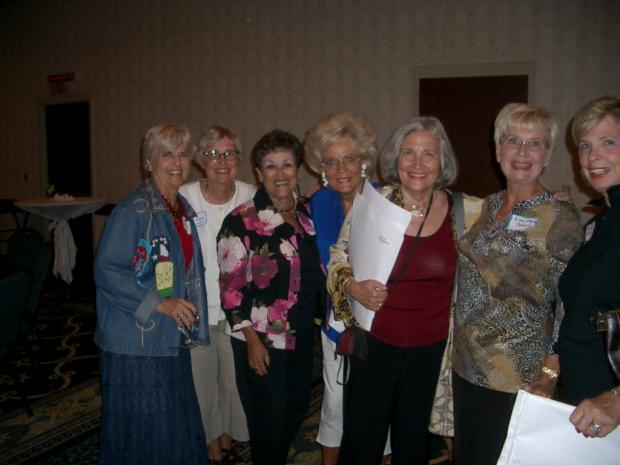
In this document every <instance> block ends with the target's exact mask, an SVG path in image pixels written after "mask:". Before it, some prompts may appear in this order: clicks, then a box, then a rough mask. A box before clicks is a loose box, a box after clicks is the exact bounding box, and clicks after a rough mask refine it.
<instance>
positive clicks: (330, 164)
mask: <svg viewBox="0 0 620 465" xmlns="http://www.w3.org/2000/svg"><path fill="white" fill-rule="evenodd" d="M359 159H360V157H358V156H357V155H351V154H347V155H345V156H344V157H342V158H341V159H340V160H336V159H335V158H330V159H329V160H325V161H322V162H321V166H322V167H323V168H325V169H327V170H333V169H337V168H339V167H340V166H344V167H345V168H346V167H349V166H353V165H354V164H355V163H356V162H357V160H359Z"/></svg>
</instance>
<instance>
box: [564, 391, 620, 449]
mask: <svg viewBox="0 0 620 465" xmlns="http://www.w3.org/2000/svg"><path fill="white" fill-rule="evenodd" d="M569 420H570V422H571V423H572V424H573V425H575V429H576V430H577V432H578V433H581V434H583V435H584V436H585V437H587V438H604V437H605V436H607V435H608V434H609V433H610V432H612V431H613V430H614V429H615V428H616V427H617V426H618V424H620V397H617V396H615V395H614V394H613V393H612V392H611V391H606V392H604V393H602V394H600V395H598V396H597V397H594V398H592V399H586V400H584V401H582V402H581V403H580V404H579V405H578V406H577V408H576V409H575V410H573V413H571V416H570V417H569Z"/></svg>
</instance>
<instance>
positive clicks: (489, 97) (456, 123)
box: [419, 75, 528, 197]
mask: <svg viewBox="0 0 620 465" xmlns="http://www.w3.org/2000/svg"><path fill="white" fill-rule="evenodd" d="M419 83H420V88H419V95H420V106H419V108H420V110H419V111H420V115H432V116H436V117H437V118H439V120H440V121H441V122H442V123H443V125H444V127H445V128H446V132H447V133H448V137H449V138H450V142H451V143H452V146H453V149H454V152H455V153H456V157H457V159H458V162H459V177H458V180H457V182H456V184H455V185H454V186H453V190H455V191H460V192H465V193H467V194H473V195H478V196H481V197H484V196H486V195H488V194H491V193H493V192H497V191H499V190H501V189H503V188H504V186H505V180H504V177H503V175H502V174H501V171H500V170H499V166H498V164H497V161H496V160H495V144H494V142H493V123H494V121H495V117H496V116H497V113H498V112H499V110H500V109H501V108H502V107H503V106H504V105H505V104H507V103H510V102H527V100H528V76H527V75H515V76H475V77H446V78H441V77H440V78H423V79H420V80H419Z"/></svg>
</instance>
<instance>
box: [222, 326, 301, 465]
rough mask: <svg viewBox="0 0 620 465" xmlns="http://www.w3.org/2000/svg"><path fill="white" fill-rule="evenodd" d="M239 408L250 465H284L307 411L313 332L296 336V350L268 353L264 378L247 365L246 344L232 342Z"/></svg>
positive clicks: (270, 350)
mask: <svg viewBox="0 0 620 465" xmlns="http://www.w3.org/2000/svg"><path fill="white" fill-rule="evenodd" d="M231 340H232V348H233V353H234V356H235V374H236V377H237V388H238V389H239V396H240V398H241V404H242V405H243V410H244V411H245V415H246V417H247V421H248V431H249V433H250V446H251V449H252V463H253V464H255V465H285V464H286V457H287V455H288V450H289V448H290V447H291V444H292V443H293V440H294V439H295V435H296V434H297V432H298V431H299V428H300V427H301V424H302V422H303V421H304V418H305V416H306V413H307V411H308V405H309V403H310V388H311V385H312V349H313V334H312V331H311V330H310V331H306V332H303V333H299V332H298V333H297V334H296V347H295V350H278V349H268V350H269V357H270V359H271V363H270V365H269V367H268V373H267V374H266V375H265V376H258V375H256V374H255V373H254V372H253V371H252V370H251V369H250V366H249V364H248V349H247V344H246V343H245V342H243V341H239V340H238V339H234V338H231Z"/></svg>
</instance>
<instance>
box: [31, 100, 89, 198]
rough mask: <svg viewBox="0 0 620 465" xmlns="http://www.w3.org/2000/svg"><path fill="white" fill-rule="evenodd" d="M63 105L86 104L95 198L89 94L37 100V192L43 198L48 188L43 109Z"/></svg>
mask: <svg viewBox="0 0 620 465" xmlns="http://www.w3.org/2000/svg"><path fill="white" fill-rule="evenodd" d="M65 103H88V119H89V125H88V126H89V128H88V131H89V134H88V144H89V147H88V155H89V157H90V173H89V176H90V189H91V195H92V196H95V195H96V192H97V186H96V185H95V163H94V162H95V160H94V156H93V153H94V151H93V127H94V124H93V98H92V95H91V94H90V93H75V94H61V95H44V96H40V97H38V98H37V118H38V133H39V191H40V194H41V196H43V197H45V195H46V194H47V188H48V186H49V182H48V177H47V128H46V125H47V120H46V114H45V108H46V107H47V106H48V105H62V104H65Z"/></svg>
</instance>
